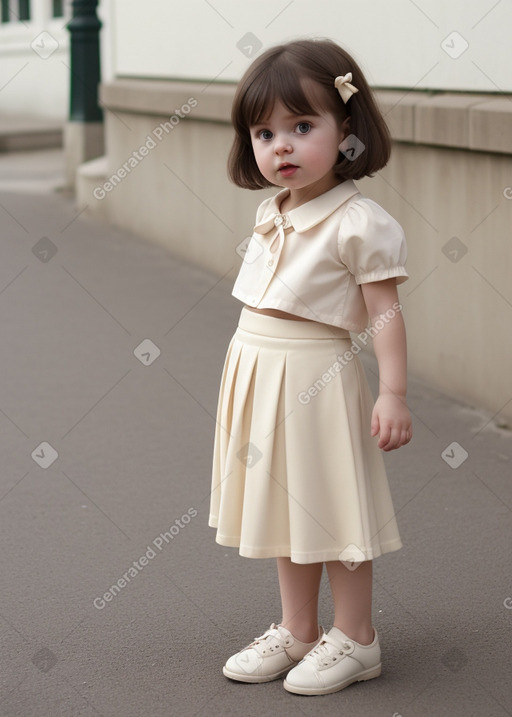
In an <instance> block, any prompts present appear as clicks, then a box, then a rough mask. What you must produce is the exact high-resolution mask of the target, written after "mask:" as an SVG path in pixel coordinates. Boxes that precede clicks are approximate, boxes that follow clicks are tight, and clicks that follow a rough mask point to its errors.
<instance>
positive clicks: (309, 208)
mask: <svg viewBox="0 0 512 717" xmlns="http://www.w3.org/2000/svg"><path fill="white" fill-rule="evenodd" d="M289 193H290V190H289V189H283V190H281V191H280V192H278V193H277V194H276V195H275V196H274V197H272V199H271V200H270V202H269V203H268V205H267V207H266V210H265V214H264V217H263V218H262V220H261V221H260V222H259V224H257V225H256V226H255V227H254V231H255V232H256V233H258V234H267V233H268V232H269V231H270V230H271V229H274V228H276V227H277V226H279V225H283V226H284V228H286V227H288V226H290V225H291V226H293V228H294V230H295V231H296V232H305V231H307V230H308V229H311V228H312V227H314V226H315V225H316V224H319V223H320V222H323V221H324V219H327V217H328V216H329V215H330V214H332V213H333V212H334V211H335V210H336V209H338V207H340V206H341V205H342V204H344V203H345V202H346V201H347V200H348V199H350V197H353V196H354V194H359V190H358V189H357V187H356V185H355V184H354V182H353V180H352V179H347V180H345V181H344V182H342V183H341V184H337V185H336V186H335V187H333V188H332V189H329V191H328V192H324V193H323V194H320V196H318V197H315V199H311V200H310V201H309V202H306V203H305V204H301V205H300V207H296V208H295V209H291V210H290V211H289V212H286V213H285V214H281V213H280V211H279V205H280V204H281V202H282V201H283V199H284V198H285V197H287V196H288V194H289Z"/></svg>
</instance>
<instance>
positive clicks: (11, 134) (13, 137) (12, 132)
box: [0, 115, 64, 152]
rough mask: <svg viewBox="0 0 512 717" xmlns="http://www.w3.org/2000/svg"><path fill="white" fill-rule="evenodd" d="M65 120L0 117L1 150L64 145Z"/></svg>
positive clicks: (15, 116) (12, 116)
mask: <svg viewBox="0 0 512 717" xmlns="http://www.w3.org/2000/svg"><path fill="white" fill-rule="evenodd" d="M63 136H64V122H63V121H62V120H59V119H52V118H48V117H25V116H17V115H7V116H5V115H4V116H3V117H1V118H0V152H15V151H24V150H30V149H48V148H49V147H62V145H63V141H64V140H63Z"/></svg>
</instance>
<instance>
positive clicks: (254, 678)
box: [222, 663, 298, 683]
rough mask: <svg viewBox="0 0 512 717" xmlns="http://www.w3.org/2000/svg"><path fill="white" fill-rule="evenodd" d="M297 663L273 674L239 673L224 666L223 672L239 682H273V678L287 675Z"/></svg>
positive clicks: (225, 675) (276, 678)
mask: <svg viewBox="0 0 512 717" xmlns="http://www.w3.org/2000/svg"><path fill="white" fill-rule="evenodd" d="M297 664H298V663H295V664H294V665H290V666H289V667H287V668H286V669H284V670H281V671H280V672H276V673H275V674H273V675H239V674H238V673H237V672H230V671H229V670H227V669H226V668H225V667H223V668H222V672H223V674H224V677H229V679H230V680H236V681H237V682H249V683H259V682H272V680H278V679H279V678H280V677H283V675H286V674H287V673H288V672H290V670H291V669H293V668H294V667H295V666H296V665H297Z"/></svg>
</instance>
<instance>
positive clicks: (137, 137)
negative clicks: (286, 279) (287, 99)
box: [0, 0, 512, 717]
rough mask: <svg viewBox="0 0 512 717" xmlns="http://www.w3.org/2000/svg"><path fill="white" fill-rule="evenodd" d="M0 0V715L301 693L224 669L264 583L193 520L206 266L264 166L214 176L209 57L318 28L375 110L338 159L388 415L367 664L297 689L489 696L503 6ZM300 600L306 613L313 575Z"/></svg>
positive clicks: (413, 699)
mask: <svg viewBox="0 0 512 717" xmlns="http://www.w3.org/2000/svg"><path fill="white" fill-rule="evenodd" d="M0 9H1V23H0V232H1V246H2V262H1V263H0V328H1V330H2V341H0V366H1V369H2V370H1V374H0V382H1V383H0V427H1V430H0V454H1V456H2V471H1V474H0V543H1V544H2V547H3V550H2V551H1V552H0V576H1V578H0V580H1V588H2V591H1V593H2V602H1V605H0V640H1V642H2V650H1V651H0V675H2V678H1V690H2V691H1V693H0V714H1V715H2V716H3V715H6V716H13V717H18V716H23V717H26V716H27V715H38V717H40V715H50V716H51V717H55V715H65V716H66V717H69V716H70V715H98V714H100V715H106V714H116V715H117V714H119V715H123V716H126V715H134V716H135V715H140V714H148V715H151V716H153V715H155V716H156V715H162V716H163V715H169V714H172V715H174V714H176V715H178V714H179V715H189V714H190V715H210V714H212V715H217V714H233V715H239V714H248V713H254V714H261V715H275V714H276V713H278V714H311V715H313V714H317V713H318V711H319V709H320V707H319V705H320V703H319V702H315V701H308V699H307V698H305V701H304V699H302V698H300V697H295V696H293V695H290V694H289V693H285V692H284V690H283V689H282V686H281V684H280V681H277V682H276V683H271V684H269V685H267V686H264V687H263V690H259V691H258V690H256V691H255V690H254V689H250V688H253V687H258V686H254V685H252V686H251V685H248V686H244V685H239V684H234V683H233V682H230V681H229V680H226V678H224V676H223V675H222V672H221V667H222V665H223V664H224V662H225V660H226V659H227V658H228V657H229V656H230V655H231V654H233V652H235V651H238V650H239V649H240V648H241V646H242V645H245V644H247V643H248V642H249V641H250V640H251V639H253V638H254V637H255V636H256V635H260V634H262V632H263V631H264V630H265V629H267V627H268V625H269V624H270V622H271V621H272V620H274V621H276V622H277V621H278V620H279V619H280V614H279V610H280V602H279V589H278V584H277V579H276V575H275V565H274V561H266V560H261V561H259V560H248V559H244V558H241V557H240V556H239V555H238V554H237V551H236V550H235V549H227V548H222V547H221V546H219V545H217V544H216V543H215V540H214V531H213V530H212V529H211V528H209V527H208V526H207V520H208V507H209V494H210V479H211V458H212V448H213V435H214V429H215V425H216V403H217V396H218V389H219V381H220V377H221V370H222V366H223V361H224V357H225V353H226V349H227V346H228V342H229V340H230V338H231V336H232V335H233V333H234V330H235V328H236V323H237V320H238V316H239V313H240V310H241V303H240V302H239V301H238V300H236V299H234V298H233V297H232V296H231V289H232V286H233V283H234V280H235V278H236V275H237V273H238V270H239V267H240V264H241V262H242V260H243V256H244V252H245V248H246V246H247V240H248V237H250V235H251V233H252V228H253V224H254V217H255V211H256V208H257V206H258V205H259V204H260V203H261V201H262V200H263V199H264V198H265V197H267V196H270V195H272V194H274V193H275V191H276V190H275V189H269V190H262V191H257V192H251V191H248V190H242V189H239V188H237V187H235V186H234V185H233V184H231V183H230V182H229V180H228V178H227V172H226V160H227V155H228V152H229V149H230V146H231V142H232V138H233V132H232V128H231V126H230V109H231V102H232V98H233V95H234V91H235V87H236V82H237V80H238V79H239V78H240V77H241V75H242V73H243V72H244V71H245V69H246V68H247V67H248V66H249V64H250V63H251V62H252V61H253V59H254V58H255V57H257V56H258V55H259V54H260V53H261V52H263V51H265V50H266V49H267V48H268V47H269V46H271V45H274V44H277V43H280V42H282V41H287V40H291V39H295V38H299V37H329V38H331V39H333V40H335V41H337V42H338V43H339V44H341V45H342V46H344V47H345V48H346V49H347V50H348V51H349V52H350V53H351V54H352V55H353V56H354V57H355V59H356V60H357V62H358V63H359V64H360V66H361V68H362V69H363V71H364V72H365V74H366V77H367V79H368V81H369V83H370V85H371V86H372V87H373V89H374V91H375V95H376V98H377V101H378V103H379V106H380V107H381V110H382V113H383V115H384V117H385V119H386V121H387V123H388V125H389V127H390V130H391V134H392V139H393V151H392V156H391V159H390V162H389V164H388V165H387V166H386V167H385V168H384V169H383V170H381V171H380V172H378V174H377V175H376V176H375V177H373V178H365V179H364V180H361V181H358V182H356V184H357V186H358V187H359V189H360V191H361V192H362V193H363V194H364V195H366V196H368V197H371V198H372V199H374V200H375V201H377V202H378V203H380V204H382V206H383V207H384V208H385V209H386V210H387V211H388V212H389V213H390V214H391V215H393V216H394V217H395V218H396V219H397V220H398V222H399V223H400V224H401V225H402V226H403V228H404V230H405V234H406V237H407V241H408V252H409V257H408V263H407V269H408V272H409V276H410V278H409V280H408V281H407V282H406V283H404V284H403V285H401V286H400V287H399V295H400V299H401V302H402V304H403V311H404V315H405V321H406V326H407V336H408V353H409V374H410V375H409V392H408V397H409V405H410V407H411V411H412V413H413V425H414V438H413V441H412V442H411V444H410V445H409V446H407V447H405V448H403V449H401V450H400V451H393V452H392V453H391V454H387V455H386V456H385V461H386V465H387V468H388V471H389V476H390V485H391V490H392V496H393V501H394V505H395V510H396V515H397V521H398V524H399V528H400V532H401V535H402V540H403V543H404V547H403V549H402V550H400V551H397V552H396V553H392V554H389V555H386V556H384V557H383V558H379V560H377V561H375V566H374V619H375V624H376V627H377V629H378V630H379V634H380V635H381V640H382V644H383V648H384V650H385V663H384V669H385V672H384V673H383V676H382V677H381V678H379V680H375V681H372V682H375V683H376V684H375V685H371V686H366V685H365V684H361V685H353V686H351V687H350V688H349V689H347V690H346V691H345V690H343V692H342V693H341V694H334V695H331V696H327V697H323V698H322V701H321V710H322V714H324V715H330V714H332V715H339V714H340V713H341V712H344V711H346V713H347V714H350V715H351V717H358V716H359V715H361V716H363V715H364V716H365V717H366V716H367V715H372V717H373V715H382V716H383V717H402V716H403V717H406V716H411V715H414V717H423V716H425V717H431V716H432V714H435V715H436V716H437V715H447V716H448V715H449V717H454V716H456V717H473V715H474V716H475V717H476V716H477V715H481V714H486V715H489V716H494V715H496V717H505V716H506V715H510V705H511V704H512V694H511V692H510V680H509V678H508V675H509V672H510V659H509V656H508V655H509V652H510V617H511V615H512V612H511V609H512V596H511V595H510V574H511V569H512V565H511V561H510V530H511V527H512V524H511V517H512V495H511V481H510V476H511V471H510V465H511V460H512V433H511V430H510V428H511V426H512V371H511V370H510V363H511V356H512V330H511V327H512V321H511V320H512V284H511V281H510V277H511V276H512V249H511V246H512V244H511V238H512V237H511V227H512V73H511V72H510V68H511V67H512V49H511V48H512V45H511V43H510V28H511V27H512V4H511V3H510V2H508V0H497V1H496V0H465V1H464V2H463V0H454V1H453V2H446V0H424V1H422V0H390V1H389V2H381V1H380V0H360V1H359V2H348V0H340V1H338V2H333V1H332V0H329V1H326V0H316V2H309V1H308V2H306V0H280V1H279V2H276V0H272V1H270V0H259V1H258V2H256V1H255V0H236V1H235V0H187V2H176V1H174V0H145V1H144V2H141V1H140V0H138V1H136V0H100V2H97V1H96V0H74V2H69V0H62V1H60V2H59V1H57V0H53V1H52V0H2V2H1V4H0ZM361 356H362V360H363V363H364V366H365V369H366V372H367V375H368V377H369V381H370V385H371V388H372V390H373V391H374V392H375V391H376V390H377V386H378V377H377V366H376V362H375V358H374V356H373V354H372V350H371V347H368V349H367V350H365V351H364V352H362V353H361ZM320 598H321V599H320V622H321V623H322V624H323V625H325V626H326V627H329V626H330V624H331V623H332V611H331V603H330V590H329V585H328V582H327V580H326V579H325V576H324V580H323V582H322V588H321V596H320ZM377 683H378V684H377ZM244 687H248V688H249V689H244Z"/></svg>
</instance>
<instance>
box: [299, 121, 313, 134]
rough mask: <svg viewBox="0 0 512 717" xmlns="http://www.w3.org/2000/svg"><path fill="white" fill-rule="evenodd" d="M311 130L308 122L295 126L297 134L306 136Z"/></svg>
mask: <svg viewBox="0 0 512 717" xmlns="http://www.w3.org/2000/svg"><path fill="white" fill-rule="evenodd" d="M310 129H311V124H310V123H309V122H299V124H298V125H297V131H298V133H299V134H307V133H308V132H309V131H310Z"/></svg>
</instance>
